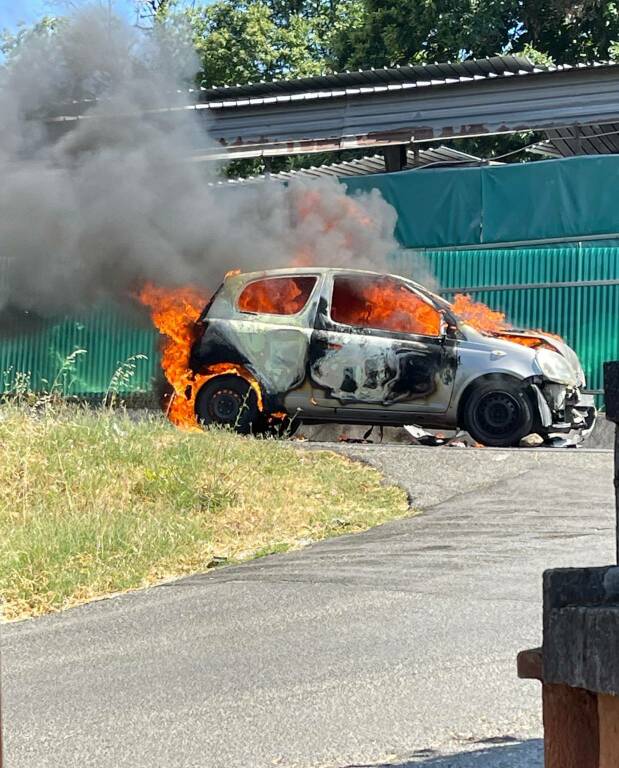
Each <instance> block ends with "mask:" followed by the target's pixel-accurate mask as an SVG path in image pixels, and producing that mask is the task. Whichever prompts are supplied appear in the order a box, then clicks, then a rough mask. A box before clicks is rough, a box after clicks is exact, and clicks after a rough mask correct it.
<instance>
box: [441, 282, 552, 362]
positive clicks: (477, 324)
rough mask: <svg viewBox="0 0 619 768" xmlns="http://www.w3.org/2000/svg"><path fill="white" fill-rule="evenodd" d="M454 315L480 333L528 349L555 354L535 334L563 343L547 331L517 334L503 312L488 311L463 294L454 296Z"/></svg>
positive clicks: (480, 303) (486, 307)
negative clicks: (497, 337)
mask: <svg viewBox="0 0 619 768" xmlns="http://www.w3.org/2000/svg"><path fill="white" fill-rule="evenodd" d="M452 307H453V310H454V314H456V315H457V316H458V317H459V318H460V320H462V321H463V322H465V323H467V324H468V325H470V326H472V327H473V328H475V329H476V330H478V331H480V332H481V333H484V334H487V335H495V336H500V337H501V338H502V339H505V340H506V341H511V342H513V343H514V344H520V345H521V346H523V347H529V348H530V349H541V348H544V349H550V350H552V351H553V352H556V351H557V349H556V347H554V346H553V345H552V344H551V343H549V342H548V341H547V340H546V339H541V338H540V337H539V336H537V335H535V334H543V335H544V336H548V337H552V338H554V339H557V341H563V339H562V338H561V337H560V336H557V335H556V334H554V333H549V332H548V331H527V332H526V333H518V332H517V331H514V330H513V329H512V326H511V325H510V324H509V323H508V322H507V319H506V317H505V313H504V312H499V311H498V310H495V309H490V307H488V306H487V305H486V304H484V303H483V302H481V301H474V300H473V299H471V297H470V296H466V295H465V294H463V293H458V294H456V296H455V298H454V301H453V304H452Z"/></svg>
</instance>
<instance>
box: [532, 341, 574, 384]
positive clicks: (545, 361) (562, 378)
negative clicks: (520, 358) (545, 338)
mask: <svg viewBox="0 0 619 768" xmlns="http://www.w3.org/2000/svg"><path fill="white" fill-rule="evenodd" d="M536 360H537V364H538V366H539V369H540V371H541V372H542V374H543V375H544V376H545V377H546V378H547V379H548V380H549V381H555V382H556V383H557V384H565V385H566V386H568V387H575V386H576V373H575V371H574V369H573V368H572V366H571V365H570V364H569V363H568V362H567V360H566V359H565V358H564V357H563V356H562V355H560V354H559V353H558V352H551V351H550V350H549V349H540V350H538V352H537V353H536Z"/></svg>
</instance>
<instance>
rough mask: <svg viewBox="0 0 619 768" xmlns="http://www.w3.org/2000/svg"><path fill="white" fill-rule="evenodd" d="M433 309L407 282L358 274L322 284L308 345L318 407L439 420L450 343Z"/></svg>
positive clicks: (449, 372)
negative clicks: (432, 415)
mask: <svg viewBox="0 0 619 768" xmlns="http://www.w3.org/2000/svg"><path fill="white" fill-rule="evenodd" d="M442 326H443V318H442V315H441V313H440V311H439V310H438V309H437V308H436V307H435V305H434V304H433V303H432V301H431V300H430V299H429V298H427V297H425V296H423V294H421V293H419V292H418V291H416V290H414V289H413V288H412V287H411V286H410V285H409V284H408V283H407V282H406V281H404V280H401V279H398V278H396V277H392V276H387V275H373V274H369V273H362V272H358V273H356V272H352V271H351V272H342V273H334V274H332V275H330V276H329V278H328V279H327V280H326V281H325V285H324V287H323V294H322V297H321V301H320V304H319V309H318V312H317V315H316V320H315V325H314V332H313V334H312V339H311V343H310V379H311V382H312V389H313V397H314V399H315V401H316V403H317V404H318V405H320V406H322V407H335V408H341V407H344V408H346V409H358V410H368V409H370V410H376V409H382V408H385V407H387V408H389V409H390V410H392V411H402V412H415V411H417V412H424V411H425V412H443V411H446V410H447V408H448V406H449V401H450V398H451V394H452V390H453V384H454V374H455V370H456V360H457V356H456V343H457V342H456V340H455V339H452V338H448V337H447V336H446V335H445V333H443V331H442Z"/></svg>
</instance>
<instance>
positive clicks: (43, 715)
mask: <svg viewBox="0 0 619 768" xmlns="http://www.w3.org/2000/svg"><path fill="white" fill-rule="evenodd" d="M341 450H345V451H347V452H349V453H350V454H352V455H354V456H357V457H361V458H363V459H364V460H368V461H371V462H372V463H374V464H376V465H377V466H380V467H382V468H383V469H384V470H385V471H386V473H387V474H388V475H389V476H390V477H392V478H394V479H396V480H398V481H400V482H402V483H404V484H406V487H407V488H408V489H409V493H410V495H411V498H412V500H413V503H414V504H416V505H417V506H419V507H423V508H424V510H425V511H424V512H423V514H421V515H419V516H417V517H413V518H410V519H406V520H402V521H399V522H395V523H391V524H388V525H385V526H382V527H380V528H377V529H374V530H373V531H369V532H367V533H365V534H361V535H358V536H350V537H344V538H341V539H337V540H332V541H330V542H324V543H320V544H317V545H314V546H311V547H309V548H307V549H305V550H304V551H301V552H297V553H293V554H290V555H284V556H277V557H272V558H267V559H264V560H260V561H257V562H255V563H251V564H248V565H245V566H241V567H234V568H226V569H222V570H220V571H217V572H212V573H210V574H208V575H205V576H200V577H192V578H188V579H184V580H182V581H178V582H176V583H174V584H171V585H168V586H164V587H160V588H156V589H152V590H149V591H145V592H140V593H135V594H132V595H126V596H123V597H119V598H115V599H112V600H107V601H103V602H99V603H95V604H92V605H90V606H85V607H83V608H78V609H75V610H72V611H68V612H66V613H65V614H62V615H59V616H54V617H50V618H45V619H39V620H37V621H34V622H29V623H24V624H17V625H11V626H9V627H5V628H3V630H2V651H3V666H4V683H5V688H6V693H5V700H4V704H5V712H4V713H3V714H4V717H5V721H6V728H7V744H6V747H7V758H8V759H7V766H9V768H26V766H27V767H28V768H33V767H34V766H36V768H46V767H47V766H62V767H63V768H78V767H79V768H86V767H87V766H97V768H103V767H104V766H105V767H106V768H108V767H109V768H120V767H121V766H131V768H142V767H146V766H148V768H156V767H159V766H161V768H164V767H165V768H180V767H181V766H182V767H183V768H190V767H194V766H195V768H198V767H199V768H211V767H214V766H217V767H219V766H222V767H223V766H226V768H236V767H237V766H238V767H239V768H240V767H241V766H242V767H243V768H266V767H267V766H269V767H271V766H274V765H276V766H313V767H314V768H315V767H316V766H340V767H343V766H347V767H350V766H368V765H383V764H389V765H393V766H399V767H400V768H404V766H409V767H410V766H423V767H424V768H447V767H448V766H449V767H452V768H469V767H472V766H475V767H476V768H514V767H515V766H522V767H524V766H527V768H529V767H530V766H535V765H541V763H540V760H541V743H540V741H539V737H540V735H541V728H540V719H539V689H538V685H537V684H536V683H533V682H528V681H526V682H525V681H519V680H517V678H516V676H515V656H516V652H517V651H518V650H520V649H522V648H526V647H529V646H532V645H535V644H537V643H538V642H539V640H540V633H541V615H540V613H541V589H540V587H541V573H542V570H543V569H544V568H546V567H548V566H557V565H591V564H604V563H608V562H612V556H613V548H614V547H613V541H614V538H613V522H614V521H613V506H612V491H613V489H612V482H611V479H612V472H611V468H612V462H611V455H610V453H595V452H585V451H582V452H577V451H574V452H571V451H555V452H543V451H491V450H478V451H476V450H458V449H450V448H439V449H427V448H415V447H407V446H391V447H389V446H386V447H377V446H358V447H344V448H341Z"/></svg>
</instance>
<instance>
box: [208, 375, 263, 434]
mask: <svg viewBox="0 0 619 768" xmlns="http://www.w3.org/2000/svg"><path fill="white" fill-rule="evenodd" d="M195 410H196V417H197V419H198V422H199V423H200V424H204V425H205V426H208V425H209V424H219V425H221V426H224V427H231V428H232V429H234V430H235V431H236V432H239V433H240V434H242V435H247V434H249V433H250V432H253V431H254V429H255V426H256V424H257V422H258V416H259V410H258V398H257V397H256V393H255V392H254V390H253V387H251V386H250V385H249V384H248V383H247V382H246V381H245V379H243V378H241V377H240V376H218V377H217V378H215V379H211V380H210V381H207V382H206V384H205V385H204V386H203V387H202V388H201V389H200V391H199V392H198V395H197V397H196V407H195Z"/></svg>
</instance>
